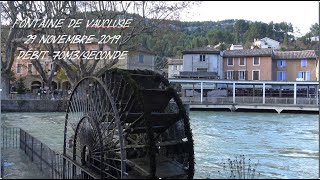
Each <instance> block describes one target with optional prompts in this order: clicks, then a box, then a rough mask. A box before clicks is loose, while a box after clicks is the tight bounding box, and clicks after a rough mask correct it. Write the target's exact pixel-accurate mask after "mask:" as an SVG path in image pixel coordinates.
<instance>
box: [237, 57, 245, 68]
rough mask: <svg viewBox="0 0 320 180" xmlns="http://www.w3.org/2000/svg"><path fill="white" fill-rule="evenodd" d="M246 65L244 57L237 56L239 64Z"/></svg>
mask: <svg viewBox="0 0 320 180" xmlns="http://www.w3.org/2000/svg"><path fill="white" fill-rule="evenodd" d="M245 65H246V59H245V58H243V57H241V58H239V66H245Z"/></svg>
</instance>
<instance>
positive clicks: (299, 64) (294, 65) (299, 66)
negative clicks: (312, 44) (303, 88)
mask: <svg viewBox="0 0 320 180" xmlns="http://www.w3.org/2000/svg"><path fill="white" fill-rule="evenodd" d="M272 69H273V79H274V80H275V81H281V80H283V81H317V73H316V72H317V70H316V69H317V55H316V53H315V51H314V50H304V51H274V63H273V66H272Z"/></svg>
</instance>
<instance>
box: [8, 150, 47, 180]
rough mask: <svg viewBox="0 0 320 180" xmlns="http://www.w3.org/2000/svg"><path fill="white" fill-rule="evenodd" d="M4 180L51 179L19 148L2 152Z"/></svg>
mask: <svg viewBox="0 0 320 180" xmlns="http://www.w3.org/2000/svg"><path fill="white" fill-rule="evenodd" d="M2 160H3V162H4V169H3V179H49V177H46V176H45V175H43V174H42V173H41V172H40V170H39V168H38V167H37V166H36V164H35V163H33V162H31V160H30V158H29V157H28V156H27V155H26V154H25V153H24V152H23V151H22V150H20V149H19V148H15V149H13V148H9V149H4V150H2Z"/></svg>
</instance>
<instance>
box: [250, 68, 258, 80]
mask: <svg viewBox="0 0 320 180" xmlns="http://www.w3.org/2000/svg"><path fill="white" fill-rule="evenodd" d="M252 80H260V71H259V70H258V71H252Z"/></svg>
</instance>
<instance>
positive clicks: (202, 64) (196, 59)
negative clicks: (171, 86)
mask: <svg viewBox="0 0 320 180" xmlns="http://www.w3.org/2000/svg"><path fill="white" fill-rule="evenodd" d="M205 55H206V61H200V54H185V55H183V69H182V70H183V71H193V72H197V68H208V72H217V73H218V75H219V76H220V77H221V78H222V74H223V73H222V72H223V69H222V68H223V64H222V56H221V55H220V54H205ZM192 62H193V63H192Z"/></svg>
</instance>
